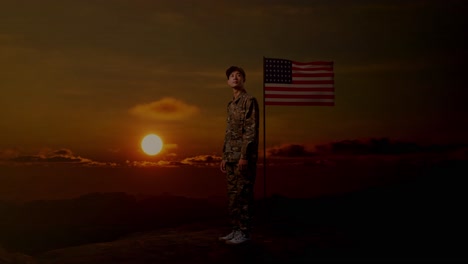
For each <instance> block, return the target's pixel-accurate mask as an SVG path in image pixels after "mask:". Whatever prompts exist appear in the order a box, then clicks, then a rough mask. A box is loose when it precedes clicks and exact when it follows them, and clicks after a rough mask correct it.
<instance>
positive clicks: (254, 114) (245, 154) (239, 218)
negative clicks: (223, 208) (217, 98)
mask: <svg viewBox="0 0 468 264" xmlns="http://www.w3.org/2000/svg"><path fill="white" fill-rule="evenodd" d="M258 124H259V109H258V103H257V100H256V99H255V98H254V97H253V96H251V95H249V94H247V93H246V92H244V93H242V94H240V95H239V97H238V98H236V99H233V100H232V101H231V102H229V104H228V106H227V127H226V136H225V138H224V147H223V160H225V161H226V174H227V189H228V200H229V205H228V209H229V215H230V217H231V221H232V225H233V229H234V230H242V231H243V232H245V233H247V234H248V233H249V232H250V231H251V228H252V227H251V221H252V206H253V202H254V193H253V190H254V184H255V177H256V167H257V158H258ZM240 159H246V160H247V161H248V166H247V169H246V170H242V171H241V170H239V169H238V165H237V164H238V162H239V160H240Z"/></svg>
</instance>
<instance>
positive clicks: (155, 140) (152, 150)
mask: <svg viewBox="0 0 468 264" xmlns="http://www.w3.org/2000/svg"><path fill="white" fill-rule="evenodd" d="M141 148H142V149H143V151H144V152H145V153H146V154H148V155H151V156H152V155H156V154H158V153H159V152H161V150H162V148H163V142H162V140H161V138H160V137H159V136H157V135H155V134H149V135H147V136H145V137H144V138H143V140H142V141H141Z"/></svg>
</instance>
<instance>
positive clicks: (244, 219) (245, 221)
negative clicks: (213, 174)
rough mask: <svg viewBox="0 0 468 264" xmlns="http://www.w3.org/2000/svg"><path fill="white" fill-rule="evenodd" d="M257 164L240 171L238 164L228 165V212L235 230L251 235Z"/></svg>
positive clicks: (250, 164)
mask: <svg viewBox="0 0 468 264" xmlns="http://www.w3.org/2000/svg"><path fill="white" fill-rule="evenodd" d="M256 172H257V164H256V163H250V162H249V165H248V169H246V170H243V171H240V170H239V169H238V166H237V163H233V162H227V163H226V175H227V194H228V211H229V217H230V218H231V224H232V228H233V230H242V231H243V232H245V233H250V232H251V230H252V218H253V204H254V185H255V178H256Z"/></svg>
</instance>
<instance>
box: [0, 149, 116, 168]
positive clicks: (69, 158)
mask: <svg viewBox="0 0 468 264" xmlns="http://www.w3.org/2000/svg"><path fill="white" fill-rule="evenodd" d="M0 153H13V152H7V151H1V152H0ZM7 160H8V161H9V162H13V163H21V164H26V165H34V164H78V165H82V166H112V167H113V166H116V165H117V164H116V163H112V162H98V161H94V160H91V159H88V158H83V157H81V156H76V155H75V154H73V152H72V151H71V150H69V149H65V148H63V149H58V150H53V149H43V150H41V151H39V153H37V154H33V155H21V154H19V152H14V156H10V157H8V159H7Z"/></svg>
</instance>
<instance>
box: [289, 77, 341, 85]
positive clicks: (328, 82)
mask: <svg viewBox="0 0 468 264" xmlns="http://www.w3.org/2000/svg"><path fill="white" fill-rule="evenodd" d="M334 83H335V81H334V80H322V81H309V80H305V81H297V80H294V78H293V81H292V84H334Z"/></svg>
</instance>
